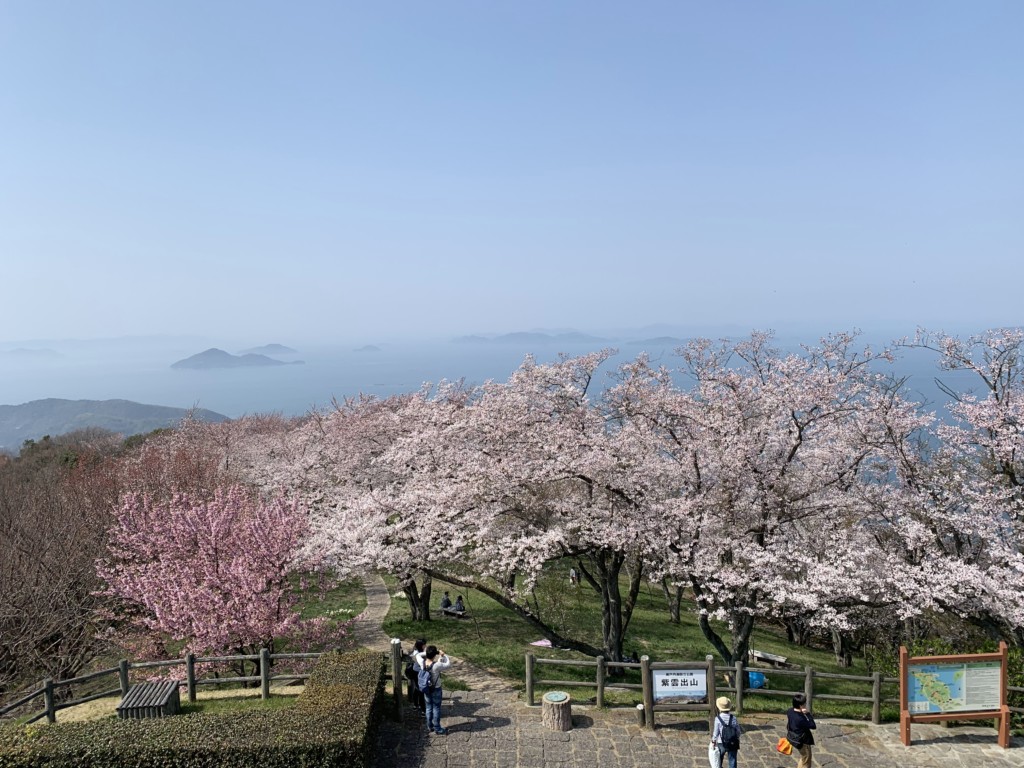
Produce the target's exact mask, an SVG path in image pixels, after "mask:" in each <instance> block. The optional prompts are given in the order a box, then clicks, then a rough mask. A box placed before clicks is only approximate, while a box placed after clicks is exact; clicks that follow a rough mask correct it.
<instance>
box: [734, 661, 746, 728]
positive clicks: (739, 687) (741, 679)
mask: <svg viewBox="0 0 1024 768" xmlns="http://www.w3.org/2000/svg"><path fill="white" fill-rule="evenodd" d="M746 680H747V674H746V671H745V670H744V669H743V661H742V659H739V660H737V661H736V702H735V704H736V714H737V715H742V714H743V684H744V683H745V682H746Z"/></svg>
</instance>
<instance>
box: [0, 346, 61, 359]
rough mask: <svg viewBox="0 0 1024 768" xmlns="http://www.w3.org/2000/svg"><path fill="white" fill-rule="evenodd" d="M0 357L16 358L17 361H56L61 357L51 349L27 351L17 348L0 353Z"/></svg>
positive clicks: (23, 348)
mask: <svg viewBox="0 0 1024 768" xmlns="http://www.w3.org/2000/svg"><path fill="white" fill-rule="evenodd" d="M0 357H16V358H18V359H19V360H57V359H59V358H61V357H63V355H62V354H61V353H60V352H56V351H54V350H52V349H27V348H25V347H18V348H17V349H8V350H2V351H0Z"/></svg>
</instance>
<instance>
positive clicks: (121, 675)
mask: <svg viewBox="0 0 1024 768" xmlns="http://www.w3.org/2000/svg"><path fill="white" fill-rule="evenodd" d="M117 682H118V685H120V686H121V695H122V696H127V695H128V659H121V660H120V661H119V662H117Z"/></svg>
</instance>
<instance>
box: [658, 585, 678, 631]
mask: <svg viewBox="0 0 1024 768" xmlns="http://www.w3.org/2000/svg"><path fill="white" fill-rule="evenodd" d="M661 589H662V591H663V592H664V593H665V602H666V603H667V605H668V621H669V624H678V623H679V607H680V605H681V604H682V601H683V588H682V587H681V586H679V585H676V586H675V588H674V589H673V588H671V587H669V583H668V576H666V577H665V578H663V579H662V580H661Z"/></svg>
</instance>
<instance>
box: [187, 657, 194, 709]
mask: <svg viewBox="0 0 1024 768" xmlns="http://www.w3.org/2000/svg"><path fill="white" fill-rule="evenodd" d="M185 690H186V691H187V692H188V700H189V701H190V702H192V703H193V704H194V703H195V701H196V655H195V654H194V653H189V654H187V655H186V656H185Z"/></svg>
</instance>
